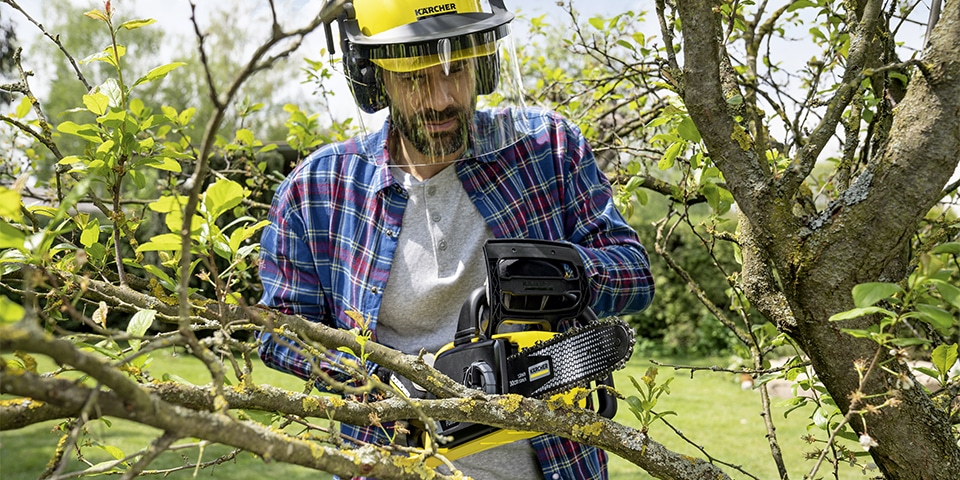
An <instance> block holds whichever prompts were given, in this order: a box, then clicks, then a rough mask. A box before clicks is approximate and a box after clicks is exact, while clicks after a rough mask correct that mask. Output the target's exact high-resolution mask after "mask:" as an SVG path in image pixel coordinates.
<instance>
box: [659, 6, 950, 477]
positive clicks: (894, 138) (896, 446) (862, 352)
mask: <svg viewBox="0 0 960 480" xmlns="http://www.w3.org/2000/svg"><path fill="white" fill-rule="evenodd" d="M677 4H678V9H679V13H680V17H681V20H682V23H683V32H684V46H683V50H684V55H685V56H684V62H685V66H684V72H683V96H684V100H685V103H686V105H687V108H688V111H689V112H690V115H691V117H692V118H693V119H694V121H695V122H696V124H697V127H698V129H699V130H700V132H701V134H702V136H703V139H704V142H705V143H706V145H707V148H708V150H709V152H710V155H711V158H713V160H714V162H715V163H716V164H717V166H718V167H719V168H720V169H721V170H722V172H723V174H724V177H725V178H726V180H727V182H728V185H729V186H730V188H731V191H732V193H733V195H734V197H735V199H736V201H737V206H738V208H739V209H740V211H741V212H742V214H743V216H744V217H745V220H742V221H748V222H749V224H750V225H749V227H750V228H744V229H742V230H741V236H743V235H747V234H752V235H753V236H752V237H751V238H741V243H747V244H750V245H754V246H757V247H758V248H759V250H757V251H754V250H750V249H747V250H744V263H745V264H747V263H748V262H752V263H755V262H756V261H757V260H756V258H751V259H748V258H746V257H747V256H748V255H751V252H755V253H753V255H760V256H762V259H765V261H766V262H767V265H768V267H769V269H770V270H771V271H775V272H776V273H777V274H778V275H779V278H780V288H781V291H780V292H775V293H776V295H783V296H784V297H785V298H786V301H787V303H788V304H789V306H790V309H791V310H792V314H793V317H794V318H793V319H791V321H782V320H783V319H775V320H780V321H778V322H777V323H778V325H779V326H780V327H781V328H782V329H784V331H786V332H787V333H789V334H790V335H791V336H792V337H794V338H795V339H796V340H797V342H798V343H799V344H800V345H801V347H802V348H803V350H804V352H805V353H806V354H807V355H808V356H809V357H810V360H811V362H812V364H813V367H814V369H815V370H816V372H817V375H818V377H819V379H820V380H821V381H822V382H823V384H824V386H825V387H826V388H827V390H828V391H829V392H830V394H831V395H832V396H833V398H834V400H835V401H836V402H837V404H838V405H839V407H840V408H841V411H843V412H844V413H845V414H846V413H848V412H849V411H850V409H851V408H853V409H854V410H860V409H863V408H864V407H865V404H864V402H862V401H857V400H856V397H854V396H852V395H853V394H854V393H855V392H857V391H858V390H860V391H862V393H864V394H865V395H867V396H870V395H878V397H877V398H876V399H874V400H871V403H874V404H880V403H883V402H884V401H885V400H886V399H888V398H890V395H888V394H887V392H895V394H896V395H897V400H898V402H896V404H895V405H891V406H887V407H884V408H882V409H880V411H879V412H877V413H871V414H866V415H864V416H863V418H862V420H861V417H860V416H859V415H855V416H853V417H852V418H851V422H850V423H851V426H852V427H853V428H854V429H855V430H856V431H857V432H858V433H868V434H869V435H870V436H871V438H873V439H874V440H875V441H876V442H877V443H878V445H877V446H875V447H873V448H871V449H870V453H871V455H872V456H873V459H874V461H875V462H876V464H877V465H878V467H879V468H880V470H881V471H882V472H883V474H884V475H885V476H886V478H889V479H898V480H899V479H932V478H956V475H957V472H958V471H960V448H958V446H957V444H956V441H955V440H954V437H953V434H952V431H951V425H950V424H949V421H948V419H947V418H946V417H945V415H943V414H942V413H940V412H939V411H938V410H937V409H936V408H935V407H934V405H933V403H932V402H931V400H930V398H929V396H928V395H927V394H926V393H925V392H924V391H923V390H922V389H921V388H911V389H898V388H897V386H896V377H895V376H893V375H891V374H889V373H884V372H882V371H881V370H880V369H874V370H873V371H872V373H871V375H870V376H869V377H868V378H867V381H866V383H865V384H864V385H863V386H862V387H861V384H860V376H859V374H858V371H857V369H856V368H854V364H855V362H858V361H859V362H865V364H866V365H868V366H869V365H870V364H871V362H872V361H873V360H874V359H875V358H876V359H877V360H878V361H880V362H885V361H888V360H891V358H890V356H889V354H888V352H886V351H883V350H882V349H880V346H879V345H878V344H877V343H876V342H873V341H871V340H866V339H857V338H854V337H853V336H851V335H848V334H846V333H843V332H842V331H841V328H865V327H866V326H867V325H870V324H871V323H872V322H873V320H875V319H869V318H863V319H859V320H857V321H854V322H843V323H842V324H839V323H837V322H829V321H828V318H829V317H830V316H831V315H833V314H835V313H838V312H841V311H845V310H848V309H850V308H852V307H853V300H852V297H851V289H852V288H853V286H855V285H857V284H859V283H865V282H876V281H884V282H897V281H900V280H902V279H903V278H905V276H906V275H907V274H908V273H909V272H908V271H907V265H908V261H909V247H910V239H911V236H912V235H913V233H914V232H915V231H916V228H917V225H918V224H919V222H920V221H921V220H922V219H923V217H924V215H925V214H926V213H927V212H928V211H929V210H930V209H931V208H933V207H934V206H935V205H936V204H937V202H938V201H939V200H940V199H941V198H942V197H943V192H942V189H943V187H944V185H945V184H946V182H947V179H949V178H950V176H951V174H952V173H953V172H954V170H955V169H956V167H957V162H958V158H960V2H947V5H946V6H945V9H944V12H943V16H942V18H941V20H940V23H939V25H938V26H937V27H936V29H935V30H934V31H933V35H932V37H931V42H930V45H929V46H928V48H927V49H926V51H925V52H924V55H923V60H922V65H923V67H922V68H921V69H920V70H922V71H923V74H919V73H918V74H917V75H915V76H914V78H912V79H911V82H910V84H909V87H908V91H907V94H906V96H905V97H904V99H903V101H902V102H900V104H899V105H898V106H897V108H896V109H895V110H894V113H893V115H894V118H893V124H892V127H891V130H890V135H889V137H888V138H889V140H888V142H887V143H886V145H885V147H884V150H883V151H882V153H881V154H879V155H877V156H876V157H875V158H874V159H873V160H872V161H871V162H870V163H869V164H868V165H867V166H866V168H865V170H864V171H863V172H862V173H861V175H860V177H859V178H858V179H856V180H855V181H854V182H853V183H852V184H851V186H850V188H849V189H847V190H846V191H845V192H843V193H842V194H841V195H840V196H839V197H838V200H837V201H836V202H834V203H833V204H831V205H830V206H829V207H827V208H826V209H825V210H824V211H823V212H822V213H821V214H820V216H818V217H817V218H814V219H812V220H808V219H801V218H799V217H797V216H796V215H794V214H793V210H792V207H793V203H794V201H795V200H794V198H795V195H796V194H797V188H798V187H799V184H800V181H796V178H800V180H802V177H805V176H806V174H808V173H809V171H810V169H811V168H812V161H813V160H815V158H816V155H813V159H811V163H810V164H805V163H804V162H805V159H804V158H802V155H801V154H798V155H797V157H798V158H796V159H795V160H794V162H793V165H791V168H790V169H789V170H788V171H786V172H782V176H781V177H779V178H777V177H776V176H774V175H772V174H771V171H770V168H769V167H768V166H767V165H766V164H765V163H764V162H761V161H760V160H758V159H763V158H764V156H763V155H762V153H763V152H759V151H757V150H756V147H755V146H754V145H752V144H751V145H745V143H744V142H743V141H742V135H743V129H742V128H740V126H739V125H737V124H736V122H735V120H734V118H733V116H732V115H731V114H730V112H729V110H728V108H729V107H728V105H727V104H726V102H725V99H724V95H723V93H722V88H721V85H722V83H721V55H724V53H723V45H722V44H721V43H720V40H719V38H720V36H719V35H718V32H720V24H719V19H718V17H717V14H716V13H715V10H714V8H715V7H717V4H716V2H714V1H711V0H691V1H686V0H685V1H683V2H677ZM876 6H877V4H871V2H865V8H864V12H865V17H864V18H863V19H862V22H861V23H862V24H863V25H869V22H870V21H871V20H873V21H875V20H876V18H873V19H871V18H869V15H870V12H871V11H872V10H871V7H874V8H875V7H876ZM878 10H879V9H876V10H873V11H878ZM868 30H870V29H868V28H861V29H855V28H852V27H851V35H852V36H854V35H856V34H858V33H865V32H867V31H868ZM858 41H859V42H865V43H869V38H862V37H861V38H852V39H851V53H850V60H851V61H850V62H848V66H847V68H848V72H847V74H848V76H849V77H847V76H845V77H844V78H845V80H846V79H848V78H849V82H848V83H849V84H855V83H854V82H857V83H859V79H860V78H861V75H862V74H864V70H863V67H862V66H863V64H858V63H856V61H855V60H856V55H857V42H858ZM865 48H866V47H865ZM864 51H865V49H864ZM842 95H844V92H843V91H842V90H840V91H838V95H837V96H838V97H842ZM835 101H836V102H837V103H836V105H833V106H834V107H836V108H837V109H838V110H839V111H841V112H842V110H843V109H844V108H845V106H846V105H845V104H844V103H842V102H843V101H844V99H843V98H838V99H835ZM838 118H839V114H837V119H838ZM830 121H831V118H830V113H829V112H828V113H827V114H826V115H825V117H824V122H830ZM833 121H837V120H836V119H833ZM827 127H830V125H827ZM835 128H836V127H835V126H834V127H830V128H827V130H828V131H832V130H835ZM738 138H739V139H740V141H738ZM803 153H804V154H806V153H810V152H803ZM814 153H819V152H814ZM798 172H800V175H799V176H797V177H795V178H794V179H793V180H791V178H790V177H791V175H796V174H797V173H798ZM803 172H806V173H803ZM794 181H795V183H792V182H794ZM765 300H766V301H765ZM751 301H752V302H754V303H755V304H763V303H766V304H770V303H771V299H761V298H751ZM878 350H879V351H878ZM893 365H896V362H890V363H889V364H888V366H891V367H892V368H900V367H899V366H896V367H893ZM864 424H866V425H864Z"/></svg>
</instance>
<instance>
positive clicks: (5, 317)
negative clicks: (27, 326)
mask: <svg viewBox="0 0 960 480" xmlns="http://www.w3.org/2000/svg"><path fill="white" fill-rule="evenodd" d="M26 313H27V311H26V310H24V309H23V307H21V306H20V304H18V303H14V301H13V300H10V299H9V298H7V296H6V295H0V323H16V322H19V321H20V320H23V316H24V315H26Z"/></svg>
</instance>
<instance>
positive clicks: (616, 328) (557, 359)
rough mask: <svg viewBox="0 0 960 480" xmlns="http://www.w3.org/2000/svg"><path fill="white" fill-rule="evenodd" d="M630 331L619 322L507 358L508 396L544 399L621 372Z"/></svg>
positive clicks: (629, 349) (578, 329) (580, 330)
mask: <svg viewBox="0 0 960 480" xmlns="http://www.w3.org/2000/svg"><path fill="white" fill-rule="evenodd" d="M634 343H635V340H634V338H633V330H632V329H631V328H630V327H629V326H627V324H626V323H625V322H624V321H622V320H619V319H612V320H604V321H600V322H592V323H589V324H586V325H582V326H579V327H576V328H574V329H572V330H569V331H567V332H564V333H560V334H557V335H555V336H553V337H552V338H550V339H549V340H545V341H542V342H538V343H536V344H534V345H532V346H530V347H527V348H525V349H523V350H521V351H519V352H518V353H516V354H514V355H511V356H510V357H508V358H507V368H506V370H507V372H506V373H507V379H506V380H507V385H508V391H509V392H510V393H515V394H518V395H523V396H525V397H533V398H539V399H546V398H549V397H551V396H552V395H554V394H557V393H563V392H566V391H569V390H571V389H573V388H577V387H587V386H588V385H589V384H590V382H593V381H597V380H602V379H603V378H605V377H607V376H608V375H610V373H611V372H613V371H615V370H619V369H621V368H623V366H624V365H625V364H626V363H627V360H629V359H630V355H631V354H633V345H634Z"/></svg>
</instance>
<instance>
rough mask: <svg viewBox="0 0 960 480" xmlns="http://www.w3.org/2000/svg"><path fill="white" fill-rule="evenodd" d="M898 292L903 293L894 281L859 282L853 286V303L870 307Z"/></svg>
mask: <svg viewBox="0 0 960 480" xmlns="http://www.w3.org/2000/svg"><path fill="white" fill-rule="evenodd" d="M898 293H903V289H902V288H900V286H899V285H897V284H895V283H884V282H871V283H861V284H859V285H857V286H855V287H853V304H854V305H856V306H857V307H861V308H863V307H870V306H873V305H875V304H876V303H877V302H879V301H880V300H884V299H887V298H890V297H892V296H894V295H896V294H898Z"/></svg>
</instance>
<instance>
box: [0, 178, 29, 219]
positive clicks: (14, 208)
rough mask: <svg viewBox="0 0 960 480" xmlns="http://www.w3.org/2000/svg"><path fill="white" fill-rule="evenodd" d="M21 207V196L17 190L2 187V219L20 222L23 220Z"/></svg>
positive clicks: (0, 207) (0, 205) (0, 210)
mask: <svg viewBox="0 0 960 480" xmlns="http://www.w3.org/2000/svg"><path fill="white" fill-rule="evenodd" d="M21 206H22V204H21V203H20V194H19V193H17V191H16V190H10V189H9V188H6V187H0V218H6V219H9V220H12V221H14V222H19V221H20V219H21V218H23V213H22V212H21V211H20V207H21Z"/></svg>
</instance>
